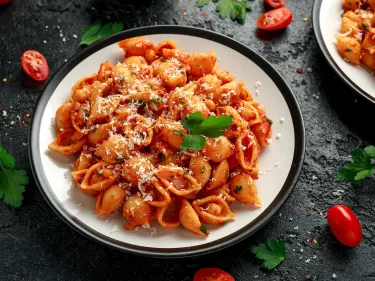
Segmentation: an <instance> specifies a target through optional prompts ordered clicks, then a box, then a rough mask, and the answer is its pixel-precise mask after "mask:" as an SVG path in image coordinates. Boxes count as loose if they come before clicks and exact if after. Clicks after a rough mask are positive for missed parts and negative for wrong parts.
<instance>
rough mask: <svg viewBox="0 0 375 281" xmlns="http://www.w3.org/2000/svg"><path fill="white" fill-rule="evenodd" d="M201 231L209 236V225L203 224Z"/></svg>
mask: <svg viewBox="0 0 375 281" xmlns="http://www.w3.org/2000/svg"><path fill="white" fill-rule="evenodd" d="M200 229H201V231H202V232H203V233H204V234H207V225H206V224H205V223H203V224H202V225H201V228H200Z"/></svg>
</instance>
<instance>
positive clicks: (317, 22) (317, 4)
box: [312, 0, 375, 104]
mask: <svg viewBox="0 0 375 281" xmlns="http://www.w3.org/2000/svg"><path fill="white" fill-rule="evenodd" d="M322 3H323V0H315V2H314V7H313V15H312V19H313V27H314V33H315V37H316V40H317V41H318V44H319V47H320V49H321V50H322V52H323V54H324V56H325V58H326V60H327V61H328V63H329V65H330V66H331V67H332V68H333V69H334V70H335V71H336V73H337V74H338V75H339V77H340V78H341V79H342V80H343V81H344V82H345V83H346V84H347V85H348V86H349V87H351V88H352V89H353V90H354V91H355V92H357V93H358V94H360V95H362V96H363V97H364V98H366V99H367V100H368V101H370V102H372V103H374V104H375V98H374V97H372V96H371V95H369V94H368V93H367V92H365V91H364V90H362V89H361V88H360V87H359V86H358V85H357V84H356V83H355V82H354V81H353V80H352V79H351V78H350V77H349V76H347V75H346V74H345V72H344V71H343V70H342V69H341V68H340V67H339V66H338V64H337V63H336V62H335V60H334V59H333V57H332V56H331V54H330V53H329V51H328V48H327V45H326V43H325V42H324V39H323V35H322V31H321V26H320V20H319V19H320V10H321V9H320V8H321V6H322Z"/></svg>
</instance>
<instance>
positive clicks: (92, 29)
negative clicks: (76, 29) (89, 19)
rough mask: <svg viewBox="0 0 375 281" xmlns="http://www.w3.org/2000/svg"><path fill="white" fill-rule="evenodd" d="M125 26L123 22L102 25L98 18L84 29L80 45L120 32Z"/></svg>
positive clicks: (89, 43)
mask: <svg viewBox="0 0 375 281" xmlns="http://www.w3.org/2000/svg"><path fill="white" fill-rule="evenodd" d="M123 27H124V25H123V24H122V23H105V24H104V25H102V23H101V21H100V20H97V21H95V22H94V23H93V24H91V25H89V26H88V27H86V28H85V29H84V30H83V31H82V39H81V42H79V44H78V46H83V45H91V44H92V43H94V42H96V41H98V40H100V39H102V38H105V37H108V36H109V35H112V34H115V33H118V32H120V31H121V30H122V29H123Z"/></svg>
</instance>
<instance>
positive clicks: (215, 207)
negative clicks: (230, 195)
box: [193, 195, 236, 224]
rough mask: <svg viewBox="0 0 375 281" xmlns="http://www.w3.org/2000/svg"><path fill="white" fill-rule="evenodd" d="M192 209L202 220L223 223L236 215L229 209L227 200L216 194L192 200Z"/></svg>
mask: <svg viewBox="0 0 375 281" xmlns="http://www.w3.org/2000/svg"><path fill="white" fill-rule="evenodd" d="M193 207H194V210H195V211H196V212H197V214H198V215H199V217H200V218H201V220H202V221H203V222H207V223H212V224H223V223H224V222H226V221H228V220H231V219H234V218H235V217H236V215H235V214H234V213H233V212H232V211H231V210H230V208H229V206H228V204H227V202H225V200H224V199H223V198H220V197H219V196H217V195H211V196H208V197H206V198H203V199H200V200H195V201H193Z"/></svg>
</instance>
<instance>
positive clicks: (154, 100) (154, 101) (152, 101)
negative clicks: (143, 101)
mask: <svg viewBox="0 0 375 281" xmlns="http://www.w3.org/2000/svg"><path fill="white" fill-rule="evenodd" d="M159 102H161V99H159V98H157V99H151V100H150V103H159Z"/></svg>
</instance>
